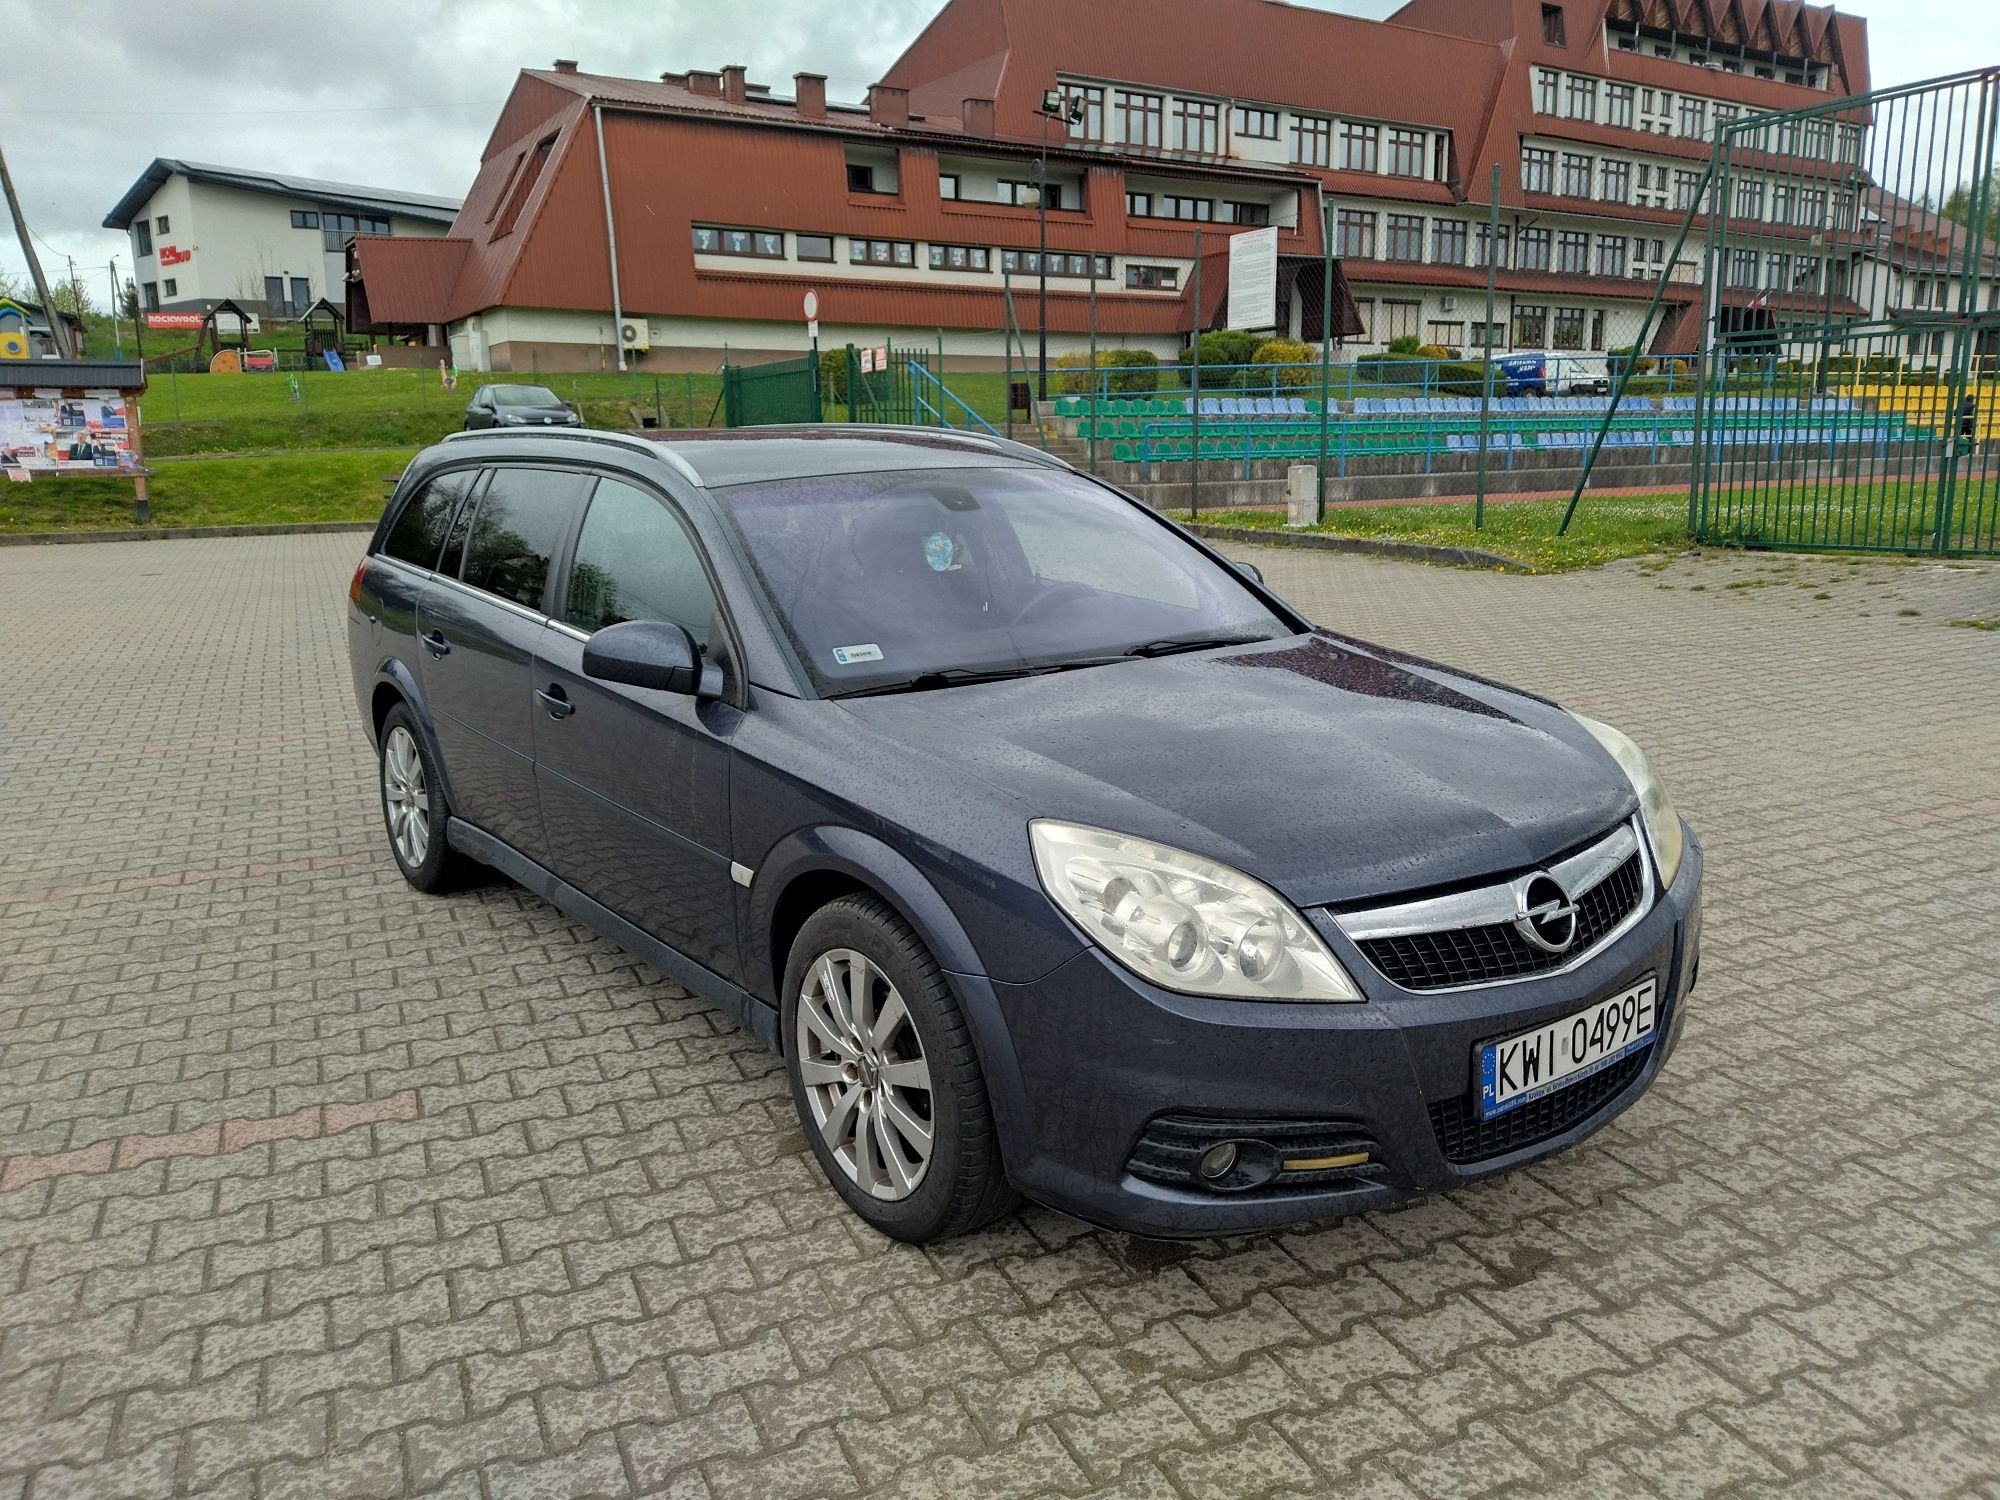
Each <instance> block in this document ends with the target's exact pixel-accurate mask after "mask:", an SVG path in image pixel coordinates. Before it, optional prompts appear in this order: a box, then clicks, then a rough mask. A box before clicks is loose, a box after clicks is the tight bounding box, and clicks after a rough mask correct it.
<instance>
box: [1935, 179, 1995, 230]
mask: <svg viewBox="0 0 2000 1500" xmlns="http://www.w3.org/2000/svg"><path fill="white" fill-rule="evenodd" d="M1977 185H1978V184H1977V183H1972V182H1961V183H1960V184H1959V185H1958V186H1957V187H1955V188H1953V189H1952V190H1951V191H1950V192H1949V193H1947V194H1945V199H1944V207H1943V208H1942V209H1940V210H1939V212H1940V213H1942V214H1943V215H1944V216H1945V217H1946V218H1947V219H1950V220H1951V221H1952V222H1953V223H1954V224H1963V225H1965V226H1967V227H1968V228H1970V227H1971V225H1972V190H1973V189H1974V188H1975V187H1976V186H1977ZM1984 217H1985V220H1986V227H1985V234H1986V242H1987V244H1988V245H1989V246H1991V245H1992V244H1993V243H1994V242H1995V241H1996V240H2000V172H1996V173H1994V174H1993V176H1991V177H1989V178H1987V179H1986V212H1985V215H1984Z"/></svg>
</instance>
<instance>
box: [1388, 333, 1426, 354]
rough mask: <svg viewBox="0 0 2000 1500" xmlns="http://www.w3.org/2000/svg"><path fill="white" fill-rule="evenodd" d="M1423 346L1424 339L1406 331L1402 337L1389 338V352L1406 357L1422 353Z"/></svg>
mask: <svg viewBox="0 0 2000 1500" xmlns="http://www.w3.org/2000/svg"><path fill="white" fill-rule="evenodd" d="M1423 347H1424V341H1423V340H1422V339H1420V338H1418V337H1417V336H1416V335H1415V334H1414V333H1406V334H1404V335H1403V336H1402V337H1401V338H1398V339H1390V340H1389V353H1391V354H1400V355H1402V356H1403V357H1404V358H1405V359H1408V358H1410V357H1411V356H1412V355H1418V354H1420V352H1421V351H1422V349H1423Z"/></svg>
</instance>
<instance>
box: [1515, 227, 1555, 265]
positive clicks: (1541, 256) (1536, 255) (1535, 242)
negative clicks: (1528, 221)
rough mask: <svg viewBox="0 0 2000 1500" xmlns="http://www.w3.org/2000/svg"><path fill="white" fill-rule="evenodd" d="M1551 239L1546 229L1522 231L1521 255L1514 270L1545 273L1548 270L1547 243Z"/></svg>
mask: <svg viewBox="0 0 2000 1500" xmlns="http://www.w3.org/2000/svg"><path fill="white" fill-rule="evenodd" d="M1551 238H1552V236H1551V235H1550V233H1549V231H1548V230H1546V229H1523V230H1522V231H1521V255H1520V259H1519V260H1518V261H1516V262H1515V268H1516V269H1517V270H1522V271H1546V270H1547V269H1548V268H1549V241H1550V239H1551Z"/></svg>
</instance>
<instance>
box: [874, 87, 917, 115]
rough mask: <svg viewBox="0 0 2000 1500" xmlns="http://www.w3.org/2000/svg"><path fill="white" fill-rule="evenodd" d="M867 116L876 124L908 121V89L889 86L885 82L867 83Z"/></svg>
mask: <svg viewBox="0 0 2000 1500" xmlns="http://www.w3.org/2000/svg"><path fill="white" fill-rule="evenodd" d="M868 118H869V119H871V120H873V121H874V122H875V123H876V124H877V125H890V126H897V125H907V124H909V123H910V91H909V90H908V89H897V88H891V87H889V85H888V84H886V83H871V84H869V85H868Z"/></svg>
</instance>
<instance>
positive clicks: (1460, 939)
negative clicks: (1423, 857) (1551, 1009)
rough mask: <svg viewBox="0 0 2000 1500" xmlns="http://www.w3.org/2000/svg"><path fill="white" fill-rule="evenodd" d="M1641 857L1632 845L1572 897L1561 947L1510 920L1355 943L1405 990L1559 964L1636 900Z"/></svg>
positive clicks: (1640, 891)
mask: <svg viewBox="0 0 2000 1500" xmlns="http://www.w3.org/2000/svg"><path fill="white" fill-rule="evenodd" d="M1641 858H1642V856H1641V855H1640V854H1639V853H1638V852H1637V851H1635V852H1634V853H1633V854H1632V855H1631V857H1630V858H1628V859H1627V860H1626V861H1625V862H1624V863H1623V864H1621V865H1619V866H1618V867H1617V868H1616V869H1615V870H1613V871H1612V872H1611V873H1610V874H1609V875H1607V876H1606V877H1605V878H1604V879H1603V880H1601V881H1599V882H1598V883H1597V884H1596V885H1594V886H1592V887H1591V888H1590V889H1589V890H1587V891H1585V892H1584V893H1583V894H1582V895H1580V896H1578V897H1577V898H1576V908H1577V912H1576V937H1575V939H1574V941H1572V942H1571V943H1570V945H1569V947H1568V948H1566V949H1564V950H1563V951H1562V952H1561V953H1550V952H1547V951H1546V950H1544V949H1541V948H1538V947H1536V946H1535V945H1534V944H1533V943H1530V942H1529V941H1528V940H1527V939H1526V938H1524V937H1523V936H1521V934H1520V932H1519V931H1518V930H1517V929H1516V928H1515V926H1514V924H1513V923H1512V922H1494V923H1491V924H1487V925H1483V926H1478V927H1454V928H1447V929H1445V930H1443V931H1439V932H1415V933H1407V934H1404V935H1402V936H1399V937H1382V938H1365V939H1362V940H1361V941H1360V942H1359V944H1358V946H1359V947H1360V949H1361V951H1362V953H1363V954H1364V955H1366V957H1367V959H1368V961H1369V962H1370V963H1372V964H1373V965H1375V967H1376V968H1378V969H1380V970H1381V971H1382V974H1383V977H1384V978H1386V979H1388V980H1389V981H1390V982H1391V983H1392V984H1397V985H1400V986H1401V987H1402V988H1404V989H1406V990H1442V989H1453V988H1457V987H1458V986H1461V985H1468V984H1490V983H1492V982H1493V981H1494V980H1499V979H1520V978H1524V977H1526V976H1528V975H1531V974H1541V973H1546V972H1547V971H1548V970H1550V969H1559V968H1562V967H1563V966H1564V965H1566V964H1569V963H1573V962H1574V961H1575V960H1576V959H1577V958H1578V957H1580V956H1581V955H1583V954H1585V953H1588V952H1589V951H1590V950H1591V949H1592V948H1594V947H1595V946H1597V944H1598V943H1600V942H1602V941H1603V940H1604V938H1605V936H1606V935H1607V934H1608V933H1610V932H1611V931H1612V930H1613V929H1615V928H1616V927H1617V926H1618V925H1619V923H1621V922H1623V921H1624V920H1625V919H1626V918H1627V917H1629V916H1630V915H1631V914H1632V912H1633V909H1634V908H1635V907H1637V906H1638V904H1639V902H1640V900H1641V899H1642V898H1643V896H1644V895H1645V888H1646V877H1645V871H1644V870H1643V869H1642V868H1641V866H1640V860H1641Z"/></svg>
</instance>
